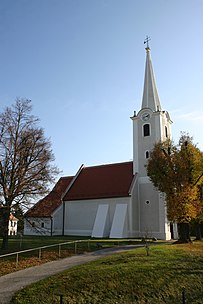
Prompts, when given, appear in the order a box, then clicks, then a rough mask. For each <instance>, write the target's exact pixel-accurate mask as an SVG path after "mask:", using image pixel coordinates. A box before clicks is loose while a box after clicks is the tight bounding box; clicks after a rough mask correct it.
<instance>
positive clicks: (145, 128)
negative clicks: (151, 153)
mask: <svg viewBox="0 0 203 304" xmlns="http://www.w3.org/2000/svg"><path fill="white" fill-rule="evenodd" d="M143 134H144V136H150V126H149V124H145V125H144V126H143Z"/></svg>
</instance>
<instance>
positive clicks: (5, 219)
mask: <svg viewBox="0 0 203 304" xmlns="http://www.w3.org/2000/svg"><path fill="white" fill-rule="evenodd" d="M0 217H1V235H2V238H3V241H2V245H1V249H7V248H8V224H9V217H10V208H8V207H7V206H3V207H1V208H0Z"/></svg>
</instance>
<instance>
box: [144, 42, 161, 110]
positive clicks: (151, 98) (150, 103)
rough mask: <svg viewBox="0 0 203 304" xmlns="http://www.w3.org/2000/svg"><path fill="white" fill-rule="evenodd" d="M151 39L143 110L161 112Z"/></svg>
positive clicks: (146, 67)
mask: <svg viewBox="0 0 203 304" xmlns="http://www.w3.org/2000/svg"><path fill="white" fill-rule="evenodd" d="M148 42H149V37H147V38H146V40H145V43H147V47H146V65H145V78H144V91H143V98H142V109H144V108H150V109H151V110H152V111H153V112H154V111H160V110H161V104H160V101H159V96H158V92H157V88H156V82H155V77H154V73H153V68H152V61H151V55H150V47H149V43H148Z"/></svg>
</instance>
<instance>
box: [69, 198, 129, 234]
mask: <svg viewBox="0 0 203 304" xmlns="http://www.w3.org/2000/svg"><path fill="white" fill-rule="evenodd" d="M129 202H130V197H122V198H107V199H92V200H82V201H81V200H80V201H66V202H65V222H64V234H65V235H81V236H91V235H92V231H93V227H94V223H95V219H96V214H97V210H98V207H99V205H104V204H107V205H108V217H109V219H108V220H109V229H110V228H111V226H112V222H113V217H114V214H115V209H116V205H118V204H127V205H128V206H129ZM127 221H129V219H127ZM105 234H108V235H109V234H110V230H109V232H108V233H105Z"/></svg>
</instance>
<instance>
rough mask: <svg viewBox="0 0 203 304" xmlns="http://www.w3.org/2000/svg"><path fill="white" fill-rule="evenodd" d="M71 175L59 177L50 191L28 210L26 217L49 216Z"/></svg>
mask: <svg viewBox="0 0 203 304" xmlns="http://www.w3.org/2000/svg"><path fill="white" fill-rule="evenodd" d="M72 179H73V176H67V177H61V178H60V179H59V180H58V182H57V183H56V185H55V186H54V188H53V189H52V191H51V192H50V193H49V194H48V195H47V196H45V197H44V198H43V199H41V200H40V201H38V202H37V203H36V204H35V205H34V206H33V207H32V208H31V209H30V210H28V212H27V213H26V214H25V216H26V217H50V216H51V215H52V213H53V212H54V210H55V209H56V208H57V207H59V206H60V204H61V197H62V195H63V193H64V192H65V190H66V189H67V187H68V186H69V184H70V183H71V181H72Z"/></svg>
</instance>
